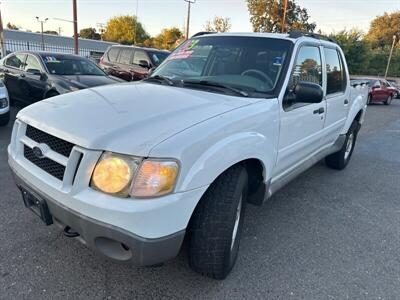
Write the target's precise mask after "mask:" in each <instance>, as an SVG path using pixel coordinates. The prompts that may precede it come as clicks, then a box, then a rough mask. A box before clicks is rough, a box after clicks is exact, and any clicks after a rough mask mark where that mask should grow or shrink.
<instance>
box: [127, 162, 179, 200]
mask: <svg viewBox="0 0 400 300" xmlns="http://www.w3.org/2000/svg"><path fill="white" fill-rule="evenodd" d="M178 170H179V167H178V164H177V163H176V162H174V161H162V160H159V161H157V160H144V161H143V162H142V164H141V166H140V169H139V171H138V174H137V175H136V177H135V181H134V183H133V185H132V190H131V195H132V196H133V197H157V196H162V195H166V194H169V193H171V192H172V190H173V189H174V187H175V182H176V178H177V176H178Z"/></svg>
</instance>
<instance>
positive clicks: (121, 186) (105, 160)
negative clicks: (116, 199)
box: [91, 152, 140, 197]
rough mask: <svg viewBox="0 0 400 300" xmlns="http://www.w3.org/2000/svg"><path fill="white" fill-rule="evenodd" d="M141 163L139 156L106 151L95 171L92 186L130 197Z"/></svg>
mask: <svg viewBox="0 0 400 300" xmlns="http://www.w3.org/2000/svg"><path fill="white" fill-rule="evenodd" d="M139 163H140V160H139V159H137V158H133V157H130V156H125V155H119V154H113V153H109V152H106V153H104V154H103V155H102V156H101V158H100V160H99V161H98V163H97V165H96V167H95V169H94V171H93V175H92V181H91V186H92V187H94V188H96V189H98V190H100V191H102V192H104V193H107V194H115V195H117V196H120V197H128V195H129V187H130V184H131V183H132V179H133V175H134V174H135V172H136V169H137V167H138V165H139Z"/></svg>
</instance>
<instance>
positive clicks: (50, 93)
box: [46, 91, 60, 99]
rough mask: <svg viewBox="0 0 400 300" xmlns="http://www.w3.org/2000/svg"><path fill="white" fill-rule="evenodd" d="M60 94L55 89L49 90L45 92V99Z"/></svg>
mask: <svg viewBox="0 0 400 300" xmlns="http://www.w3.org/2000/svg"><path fill="white" fill-rule="evenodd" d="M58 95H60V94H59V93H57V92H56V91H50V92H48V93H47V94H46V99H48V98H51V97H55V96H58Z"/></svg>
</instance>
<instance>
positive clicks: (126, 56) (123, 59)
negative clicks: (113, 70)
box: [118, 49, 132, 65]
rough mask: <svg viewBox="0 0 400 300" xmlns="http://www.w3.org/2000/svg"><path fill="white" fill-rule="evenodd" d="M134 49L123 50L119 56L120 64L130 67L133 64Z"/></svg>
mask: <svg viewBox="0 0 400 300" xmlns="http://www.w3.org/2000/svg"><path fill="white" fill-rule="evenodd" d="M131 56H132V49H122V50H121V53H120V55H119V59H118V62H119V63H121V64H125V65H128V64H129V63H130V62H131Z"/></svg>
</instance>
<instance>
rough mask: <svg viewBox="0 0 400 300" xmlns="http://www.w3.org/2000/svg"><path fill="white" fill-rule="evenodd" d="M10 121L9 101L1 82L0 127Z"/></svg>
mask: <svg viewBox="0 0 400 300" xmlns="http://www.w3.org/2000/svg"><path fill="white" fill-rule="evenodd" d="M9 120H10V101H9V97H8V91H7V88H6V86H5V85H4V83H3V81H0V126H6V125H7V124H8V121H9Z"/></svg>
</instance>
